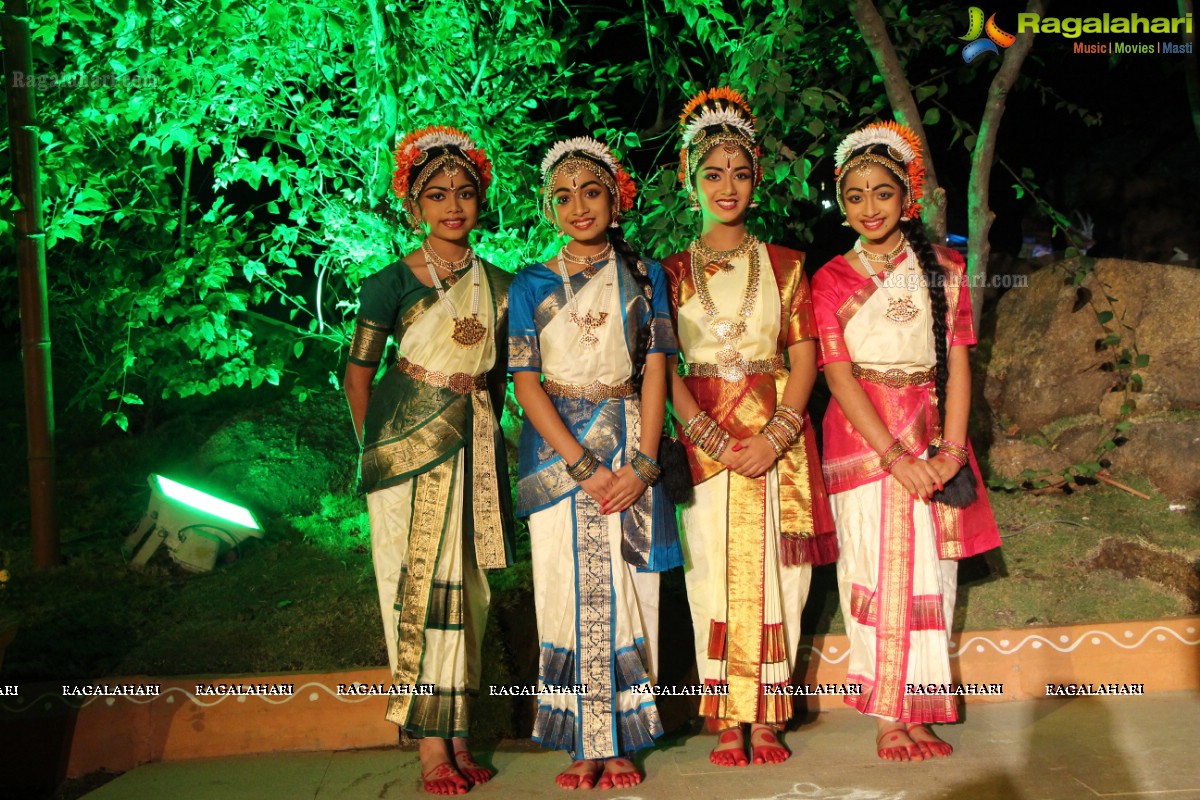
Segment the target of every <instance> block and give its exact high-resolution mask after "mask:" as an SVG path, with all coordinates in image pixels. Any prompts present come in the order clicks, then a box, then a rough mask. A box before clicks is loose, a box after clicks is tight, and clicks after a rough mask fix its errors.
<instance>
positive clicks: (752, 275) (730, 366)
mask: <svg viewBox="0 0 1200 800" xmlns="http://www.w3.org/2000/svg"><path fill="white" fill-rule="evenodd" d="M746 239H747V240H748V241H749V240H751V239H754V237H753V236H747V237H746ZM697 241H698V240H697ZM695 244H696V242H695V241H694V242H692V245H693V247H694V246H695ZM743 247H745V248H746V249H748V250H749V251H750V271H749V274H748V275H747V276H746V290H745V292H743V294H742V304H741V307H739V308H738V311H737V317H740V319H729V318H727V317H718V316H717V314H718V313H719V312H718V310H717V304H716V301H714V300H713V296H712V291H711V290H710V289H709V286H708V276H707V274H706V273H705V269H704V266H701V264H700V259H699V258H696V253H695V252H693V253H692V282H693V283H694V284H695V285H696V296H697V297H698V298H699V299H700V306H701V308H703V309H704V313H705V314H707V315H708V316H709V317H711V318H712V319H711V320H710V321H709V323H708V329H709V331H711V332H712V335H713V336H715V337H717V341H719V342H720V343H721V349H720V350H718V351H717V372H718V374H719V375H720V376H721V379H722V380H724V381H728V382H731V383H732V382H737V381H740V380H742V379H743V378H745V377H746V359H745V357H744V356H742V354H741V353H740V352H739V351H738V350H737V348H736V347H735V345H736V344H737V343H738V341H739V340H740V339H741V338H742V337H743V336H745V335H746V320H747V319H749V318H750V316H751V315H753V314H754V303H755V301H756V300H757V299H758V277H759V272H760V271H761V268H762V267H761V264H760V263H759V258H758V240H757V239H754V246H753V247H747V243H746V242H742V244H741V245H739V249H740V248H743ZM705 266H707V265H705Z"/></svg>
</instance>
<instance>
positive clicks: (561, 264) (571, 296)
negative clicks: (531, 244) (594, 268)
mask: <svg viewBox="0 0 1200 800" xmlns="http://www.w3.org/2000/svg"><path fill="white" fill-rule="evenodd" d="M566 249H567V248H566V247H565V246H564V247H563V248H562V249H561V250H559V251H558V259H557V260H558V274H559V275H560V276H561V277H562V284H563V293H564V294H566V296H567V308H568V309H569V310H570V314H571V322H574V323H575V325H576V326H578V327H579V329H580V330H581V331H583V333H582V335H581V336H580V337H579V343H580V344H581V345H583V346H584V347H589V348H590V347H595V346H596V343H597V342H599V341H600V337H598V336H596V334H595V333H594V332H593V331H596V330H597V329H599V328H602V327H604V323H606V322H608V312H607V311H604V310H603V309H604V308H606V307H607V306H608V295H609V292H610V291H611V290H612V285H613V278H612V276H609V279H608V282H607V283H605V284H604V289H603V290H601V292H600V303H599V306H600V309H601V310H600V311H598V312H594V313H593V311H592V310H591V309H588V311H587V313H586V314H584V315H583V316H580V315H579V308H578V304H577V303H576V302H575V291H574V290H573V289H572V288H571V276H570V275H569V274H567V262H566V261H565V260H564V259H563V251H565V250H566ZM614 263H615V262H614Z"/></svg>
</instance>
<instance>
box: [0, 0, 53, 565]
mask: <svg viewBox="0 0 1200 800" xmlns="http://www.w3.org/2000/svg"><path fill="white" fill-rule="evenodd" d="M0 28H2V29H3V36H4V72H5V77H6V79H7V86H6V89H5V94H6V95H7V100H8V109H9V111H8V134H9V140H10V142H11V146H12V165H13V191H14V192H15V194H16V197H17V204H18V208H17V213H16V242H17V276H18V291H19V294H20V300H21V357H22V361H23V363H24V370H25V416H26V422H27V425H28V431H29V511H30V533H31V534H32V539H33V562H34V565H35V566H36V567H37V568H38V569H48V568H50V567H53V566H55V565H56V564H58V520H57V515H56V514H55V508H54V386H53V383H52V380H51V372H50V318H49V311H48V304H47V300H46V236H45V232H44V231H43V230H42V189H41V183H42V176H41V164H40V162H39V159H38V138H37V137H38V119H37V105H36V103H35V100H34V95H33V86H34V83H35V81H34V80H33V56H32V48H31V47H30V35H29V7H28V3H27V2H26V0H4V17H3V20H2V21H0Z"/></svg>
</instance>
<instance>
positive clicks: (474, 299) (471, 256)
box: [421, 242, 487, 350]
mask: <svg viewBox="0 0 1200 800" xmlns="http://www.w3.org/2000/svg"><path fill="white" fill-rule="evenodd" d="M421 252H422V253H423V254H424V255H425V268H426V269H427V270H429V282H430V283H432V284H433V288H435V289H437V293H438V299H439V300H441V301H442V304H443V305H444V306H445V307H446V312H447V313H448V314H449V315H450V319H452V320H454V332H453V333H452V334H450V338H451V339H452V340H453V341H454V343H455V344H456V345H458V346H459V347H461V348H463V349H464V350H466V349H470V348H472V347H475V346H477V345H478V344H479V343H480V342H482V341H483V339H484V337H485V336H487V327H486V326H485V325H484V324H483V323H482V322H480V321H479V273H480V269H479V259H478V258H476V257H475V252H474V251H473V250H467V255H466V257H465V258H463V259H462V261H461V264H462V266H464V267H465V266H466V263H467V261H468V260H469V261H470V262H471V316H469V317H460V316H458V314H457V312H455V310H454V301H453V300H451V299H450V298H449V297H447V296H446V290H445V289H444V288H443V287H442V282H441V281H440V280H438V275H437V271H436V270H435V269H434V266H435V265H438V266H440V265H441V264H439V262H441V263H444V264H455V263H458V262H453V261H446V259H444V258H442V257H441V256H439V255H438V254H437V253H435V252H434V251H433V248H432V247H430V246H429V243H428V242H424V243H422V245H421ZM431 256H432V257H431ZM459 268H460V269H461V267H459ZM454 278H455V281H457V280H458V278H457V276H454ZM447 283H449V284H450V285H451V286H453V285H454V284H453V283H452V282H450V281H447Z"/></svg>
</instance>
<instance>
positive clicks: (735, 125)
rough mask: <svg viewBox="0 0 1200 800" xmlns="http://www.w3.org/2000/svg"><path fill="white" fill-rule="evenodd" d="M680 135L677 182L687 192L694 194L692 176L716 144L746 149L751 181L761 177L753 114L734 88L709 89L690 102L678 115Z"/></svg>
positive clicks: (759, 154)
mask: <svg viewBox="0 0 1200 800" xmlns="http://www.w3.org/2000/svg"><path fill="white" fill-rule="evenodd" d="M679 133H680V136H681V137H682V138H683V147H682V148H681V149H680V151H679V180H680V181H681V182H682V183H683V185H684V186H685V187H687V189H688V190H689V191H692V192H694V191H695V188H696V187H695V185H694V184H693V182H692V176H693V175H695V174H696V169H697V167H699V165H700V162H701V161H703V160H704V157H705V156H706V155H708V153H709V151H711V150H712V149H713V148H714V147H716V146H717V145H725V146H726V147H729V148H733V147H740V148H741V149H743V150H745V151H746V152H747V153H749V154H750V161H751V163H752V165H753V167H754V182H755V183H758V181H759V180H760V179H761V178H762V168H761V167H760V166H759V163H758V161H759V156H761V155H762V151H761V150H760V149H759V147H758V145H756V144H755V143H754V139H755V137H756V136H757V135H758V131H757V129H756V128H755V126H754V114H753V113H752V112H751V111H750V104H749V103H747V102H746V99H745V98H744V97H742V96H741V95H740V94H738V93H737V92H735V91H734V90H733V89H729V88H727V87H722V88H720V89H708V90H707V91H703V92H700V93H699V94H697V95H696V96H695V97H693V98H692V99H691V100H689V101H688V104H687V105H686V106H684V107H683V113H682V114H680V115H679Z"/></svg>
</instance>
